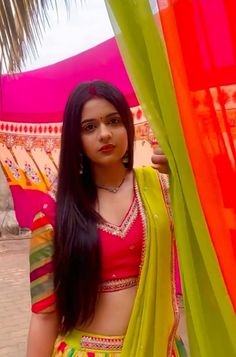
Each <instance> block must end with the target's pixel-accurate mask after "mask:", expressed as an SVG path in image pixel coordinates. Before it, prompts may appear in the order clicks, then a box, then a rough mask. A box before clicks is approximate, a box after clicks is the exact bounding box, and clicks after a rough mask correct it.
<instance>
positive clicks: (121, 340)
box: [28, 81, 179, 357]
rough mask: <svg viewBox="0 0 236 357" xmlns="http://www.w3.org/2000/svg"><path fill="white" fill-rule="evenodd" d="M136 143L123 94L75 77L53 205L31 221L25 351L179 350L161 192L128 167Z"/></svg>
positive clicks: (150, 173) (151, 177)
mask: <svg viewBox="0 0 236 357" xmlns="http://www.w3.org/2000/svg"><path fill="white" fill-rule="evenodd" d="M133 143H134V126H133V120H132V114H131V111H130V109H129V106H128V104H127V102H126V100H125V98H124V96H123V95H122V93H121V92H120V91H119V90H118V89H117V88H115V87H114V86H113V85H111V84H109V83H106V82H102V81H94V82H86V83H82V84H80V85H79V86H78V87H77V88H76V89H75V90H74V92H73V93H72V94H71V96H70V98H69V100H68V103H67V105H66V109H65V113H64V123H63V131H62V143H61V155H60V164H59V176H58V188H57V199H56V201H57V205H56V209H54V207H43V208H42V212H40V213H39V214H38V215H37V216H36V218H35V220H34V224H33V233H32V245H31V295H32V311H33V314H32V319H31V326H30V332H29V340H28V357H35V356H40V357H46V356H47V357H48V356H51V355H53V356H70V357H72V356H89V357H92V356H97V357H98V356H104V357H105V356H113V357H116V356H134V357H136V356H137V357H138V356H140V357H141V356H154V357H156V356H158V357H162V356H163V357H164V356H165V357H166V356H177V355H179V354H178V348H177V347H176V339H175V333H176V328H177V321H178V312H177V304H176V300H175V291H174V281H173V280H174V279H173V274H172V273H173V270H172V261H173V259H172V245H173V244H172V243H173V242H172V226H171V222H170V219H169V216H168V208H167V206H166V203H165V197H166V196H167V192H166V189H165V185H164V181H163V179H162V178H161V175H157V172H156V171H155V170H154V169H152V168H146V169H138V170H134V169H133ZM161 160H162V159H161ZM161 160H160V161H161ZM153 162H155V163H156V162H158V160H157V159H156V156H154V158H153ZM54 211H56V215H55V214H54ZM55 216H56V218H55ZM177 344H179V342H177Z"/></svg>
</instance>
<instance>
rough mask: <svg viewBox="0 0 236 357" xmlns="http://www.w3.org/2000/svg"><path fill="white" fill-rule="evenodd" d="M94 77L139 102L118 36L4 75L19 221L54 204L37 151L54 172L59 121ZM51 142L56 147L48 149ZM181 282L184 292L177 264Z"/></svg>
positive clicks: (5, 161)
mask: <svg viewBox="0 0 236 357" xmlns="http://www.w3.org/2000/svg"><path fill="white" fill-rule="evenodd" d="M95 79H102V80H106V81H109V82H111V83H113V84H114V85H116V86H117V87H118V88H119V89H120V90H121V91H122V92H123V93H124V94H125V96H126V98H127V100H128V102H129V105H130V107H135V106H137V105H138V104H139V103H138V100H137V98H136V96H135V93H134V90H133V88H132V85H131V83H130V81H129V78H128V76H127V72H126V70H125V67H124V64H123V61H122V59H121V56H120V53H119V50H118V47H117V45H116V41H115V39H114V38H111V39H110V40H107V41H105V42H103V43H101V44H99V45H98V46H96V47H93V48H91V49H89V50H87V51H85V52H83V53H80V54H78V55H76V56H73V57H71V58H69V59H66V60H64V61H61V62H59V63H56V64H53V65H50V66H47V67H44V68H40V69H37V70H34V71H29V72H24V73H20V74H16V75H3V76H1V77H0V145H2V148H1V149H0V150H1V152H2V153H1V152H0V162H1V165H2V168H3V170H4V173H5V175H6V177H7V180H8V181H9V185H10V189H11V192H12V195H13V200H14V207H15V212H16V217H17V220H18V222H19V224H20V226H22V227H31V224H32V220H33V217H34V216H35V214H36V213H37V212H38V211H39V210H41V209H42V207H43V206H45V205H51V203H52V200H53V198H52V197H51V195H49V193H48V192H47V189H46V188H45V187H44V183H45V182H46V181H47V179H48V177H46V175H45V174H42V172H43V170H42V167H41V170H38V169H39V165H38V161H37V160H38V159H37V155H38V153H39V151H40V150H41V153H42V155H44V158H45V153H46V154H47V155H48V157H47V162H46V161H45V162H46V164H47V165H49V164H50V163H51V168H52V169H54V174H55V171H56V165H55V163H56V161H57V160H56V159H55V157H58V151H59V144H57V145H55V142H57V141H58V138H59V137H60V127H59V126H58V125H57V124H56V123H61V122H62V117H63V110H64V107H65V104H66V101H67V98H68V96H69V93H70V92H71V91H72V89H73V88H74V87H75V86H76V85H77V84H78V83H79V82H82V81H88V80H95ZM37 123H38V125H36V124H37ZM36 142H37V144H36ZM52 142H53V143H54V144H53V145H52V148H51V149H50V148H49V149H48V147H49V146H50V145H49V144H51V143H52ZM19 147H20V150H22V151H21V152H19ZM3 151H4V152H3ZM56 151H57V152H56ZM23 154H24V155H26V154H27V159H26V160H25V159H24V160H19V156H21V155H23ZM36 154H37V155H36ZM54 159H55V160H54ZM25 164H27V165H28V166H27V167H28V172H27V171H25V168H24V165H25ZM46 164H45V163H44V171H45V167H46ZM53 165H54V168H53ZM49 166H50V165H49ZM22 167H23V168H22ZM47 169H48V167H47ZM39 172H40V173H39ZM43 176H45V177H43ZM37 180H38V181H37ZM49 183H50V182H49ZM42 187H43V190H41V188H42ZM46 187H47V186H46ZM176 282H177V292H180V281H179V273H178V268H177V267H176Z"/></svg>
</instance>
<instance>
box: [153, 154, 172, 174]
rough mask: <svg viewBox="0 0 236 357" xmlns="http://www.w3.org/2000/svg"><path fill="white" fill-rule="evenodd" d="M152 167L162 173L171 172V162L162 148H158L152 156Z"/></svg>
mask: <svg viewBox="0 0 236 357" xmlns="http://www.w3.org/2000/svg"><path fill="white" fill-rule="evenodd" d="M151 160H152V163H153V165H152V167H153V168H154V169H156V170H158V171H159V172H160V173H161V174H168V173H169V164H168V160H167V158H166V156H165V155H164V153H163V151H162V149H161V148H156V149H154V151H153V155H152V157H151Z"/></svg>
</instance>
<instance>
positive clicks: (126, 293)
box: [76, 286, 137, 336]
mask: <svg viewBox="0 0 236 357" xmlns="http://www.w3.org/2000/svg"><path fill="white" fill-rule="evenodd" d="M136 292H137V286H133V287H131V288H128V289H123V290H119V291H114V292H106V293H100V294H99V298H98V302H97V306H96V310H95V315H94V318H93V320H92V321H91V322H90V323H89V324H87V325H83V326H79V325H78V326H76V328H77V329H79V330H82V331H84V332H90V333H95V334H100V335H108V336H121V335H125V333H126V330H127V327H128V324H129V320H130V316H131V312H132V308H133V304H134V300H135V296H136Z"/></svg>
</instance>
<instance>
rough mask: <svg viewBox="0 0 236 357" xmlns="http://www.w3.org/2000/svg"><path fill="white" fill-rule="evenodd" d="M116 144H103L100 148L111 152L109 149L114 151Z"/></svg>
mask: <svg viewBox="0 0 236 357" xmlns="http://www.w3.org/2000/svg"><path fill="white" fill-rule="evenodd" d="M114 147H115V146H114V145H112V144H107V145H103V146H102V147H101V148H100V149H99V151H101V152H109V151H112V150H113V149H114Z"/></svg>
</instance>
